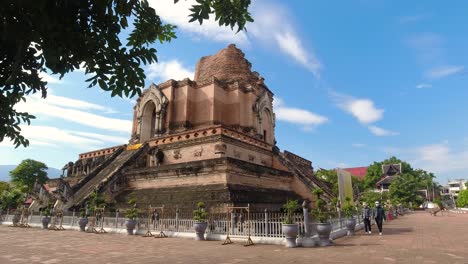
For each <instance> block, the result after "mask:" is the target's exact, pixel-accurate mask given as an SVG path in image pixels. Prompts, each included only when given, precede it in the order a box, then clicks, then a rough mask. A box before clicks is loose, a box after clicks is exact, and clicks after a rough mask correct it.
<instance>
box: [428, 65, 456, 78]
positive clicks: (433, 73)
mask: <svg viewBox="0 0 468 264" xmlns="http://www.w3.org/2000/svg"><path fill="white" fill-rule="evenodd" d="M464 69H465V67H464V66H461V65H447V66H442V67H438V68H434V69H431V70H429V71H427V72H426V74H425V75H426V77H428V78H430V79H441V78H444V77H448V76H450V75H454V74H457V73H460V72H462V71H463V70H464Z"/></svg>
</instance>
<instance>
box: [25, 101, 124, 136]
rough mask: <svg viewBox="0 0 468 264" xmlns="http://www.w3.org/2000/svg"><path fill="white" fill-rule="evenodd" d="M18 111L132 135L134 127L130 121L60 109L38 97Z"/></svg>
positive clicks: (64, 108)
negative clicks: (131, 131)
mask: <svg viewBox="0 0 468 264" xmlns="http://www.w3.org/2000/svg"><path fill="white" fill-rule="evenodd" d="M77 101H78V100H77ZM75 103H76V102H75ZM78 105H79V104H75V105H74V106H78ZM81 106H82V107H83V109H90V108H89V107H88V108H85V107H84V106H83V105H81ZM16 109H17V110H18V111H21V112H28V113H30V114H32V115H43V116H48V117H55V118H59V119H62V120H65V121H69V122H74V123H78V124H82V125H85V126H89V127H95V128H99V129H104V130H110V131H117V132H125V133H130V130H131V127H132V122H131V121H130V120H123V119H117V118H109V117H105V116H100V115H97V114H93V113H89V112H85V111H81V110H76V109H71V108H66V107H60V106H56V105H53V104H48V103H47V99H39V98H36V97H28V98H27V102H26V103H23V102H21V103H19V104H18V105H17V106H16Z"/></svg>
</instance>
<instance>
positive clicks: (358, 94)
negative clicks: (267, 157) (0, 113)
mask: <svg viewBox="0 0 468 264" xmlns="http://www.w3.org/2000/svg"><path fill="white" fill-rule="evenodd" d="M253 2H254V4H253V5H252V8H251V12H252V14H253V17H254V19H255V22H254V23H253V24H248V25H247V30H248V31H247V32H241V33H238V34H234V33H233V32H232V31H230V30H229V29H226V28H220V27H218V26H217V25H216V23H214V22H207V23H204V24H203V25H202V26H199V25H198V24H196V23H191V24H188V23H187V21H188V19H187V12H188V11H187V8H188V6H190V4H191V1H181V2H180V3H178V4H177V5H174V4H173V1H172V0H164V1H159V0H150V3H151V4H152V5H153V7H155V9H156V11H157V13H158V14H160V15H161V17H162V18H163V20H164V21H166V22H169V23H173V24H176V25H177V26H178V29H177V35H178V38H177V39H175V40H173V41H172V42H171V43H167V44H163V45H161V44H159V43H158V44H156V45H154V46H155V47H156V48H157V50H158V57H159V64H156V65H149V66H145V69H146V74H147V76H148V80H147V85H149V84H150V83H151V82H155V83H159V82H162V81H165V80H167V79H169V78H173V79H183V78H185V77H190V78H191V79H193V71H194V68H195V64H196V62H197V60H198V59H199V58H200V57H201V56H206V55H211V54H214V53H216V52H217V51H218V50H220V49H222V48H225V47H226V46H227V45H228V44H229V43H235V44H236V45H237V46H238V47H239V48H241V49H242V50H243V51H244V52H245V54H246V57H247V58H248V59H249V60H250V61H251V62H252V64H253V70H256V71H258V72H259V73H260V74H261V75H262V76H263V77H264V78H265V81H266V84H267V85H268V86H269V88H270V89H271V90H272V91H273V92H274V93H275V112H276V119H277V124H276V140H277V142H278V146H279V147H280V149H282V150H289V151H292V152H295V153H297V154H299V155H301V156H303V157H305V158H307V159H309V160H311V161H312V162H313V164H314V167H315V168H335V167H355V166H367V165H369V164H370V163H372V162H373V161H380V160H383V159H385V158H388V157H390V156H392V155H395V156H397V157H399V158H401V159H404V160H406V161H408V162H410V163H411V164H412V165H413V166H414V167H416V168H422V169H425V170H428V171H431V172H434V173H435V174H436V175H437V177H438V180H439V182H441V183H445V182H446V181H447V179H449V178H450V179H454V178H467V174H468V173H467V170H468V135H467V134H466V131H467V128H468V127H467V126H468V125H467V124H468V122H467V121H468V117H467V115H466V114H465V113H466V112H467V108H468V106H467V104H466V102H465V101H466V98H468V87H467V81H468V51H467V49H466V47H468V23H467V22H468V18H467V12H466V11H467V10H468V3H467V2H466V1H461V0H460V1H450V4H447V2H443V1H424V2H422V1H384V0H360V1H358V0H356V1H306V0H304V1H274V0H259V1H253ZM44 78H46V79H47V80H49V81H50V82H49V87H50V90H49V97H48V98H47V99H46V100H41V99H39V98H38V97H31V98H29V99H28V102H27V103H26V104H23V105H20V106H18V108H19V109H20V110H28V111H30V113H32V114H34V115H36V116H37V117H38V119H37V120H35V121H33V122H32V125H31V126H30V127H24V128H23V129H24V133H25V135H27V136H28V137H29V138H30V139H31V146H30V147H29V148H27V149H24V148H19V149H14V148H13V147H12V146H11V144H9V143H8V142H2V143H0V165H2V164H17V163H19V162H20V161H21V160H22V159H25V158H33V159H37V160H41V161H43V162H45V163H46V164H48V165H49V166H51V167H56V168H61V167H62V166H63V164H65V163H66V162H68V161H75V160H76V159H77V158H78V154H79V153H81V152H86V151H90V150H93V149H97V148H103V147H108V146H113V145H118V144H122V143H127V141H128V138H129V131H130V129H131V118H132V108H133V104H134V99H135V98H134V99H121V98H111V97H110V94H108V93H105V92H103V91H101V90H100V89H99V88H97V87H96V88H92V89H88V88H86V87H87V84H86V83H85V81H84V80H85V79H86V77H85V75H84V72H82V71H76V72H74V73H71V74H69V75H67V76H66V77H64V78H63V79H62V80H58V79H57V78H58V77H56V76H50V75H44Z"/></svg>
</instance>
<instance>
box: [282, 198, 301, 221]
mask: <svg viewBox="0 0 468 264" xmlns="http://www.w3.org/2000/svg"><path fill="white" fill-rule="evenodd" d="M283 207H284V209H285V211H286V217H285V218H284V221H283V223H285V224H287V225H289V224H294V212H295V211H296V210H297V208H298V203H297V200H288V201H287V202H286V203H285V204H284V205H283Z"/></svg>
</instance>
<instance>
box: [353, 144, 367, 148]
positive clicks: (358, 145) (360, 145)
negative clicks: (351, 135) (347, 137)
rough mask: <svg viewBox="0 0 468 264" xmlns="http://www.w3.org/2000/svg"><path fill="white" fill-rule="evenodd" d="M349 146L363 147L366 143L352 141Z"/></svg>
mask: <svg viewBox="0 0 468 264" xmlns="http://www.w3.org/2000/svg"><path fill="white" fill-rule="evenodd" d="M351 146H353V147H355V148H363V147H365V146H366V145H365V144H362V143H353V144H351Z"/></svg>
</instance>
